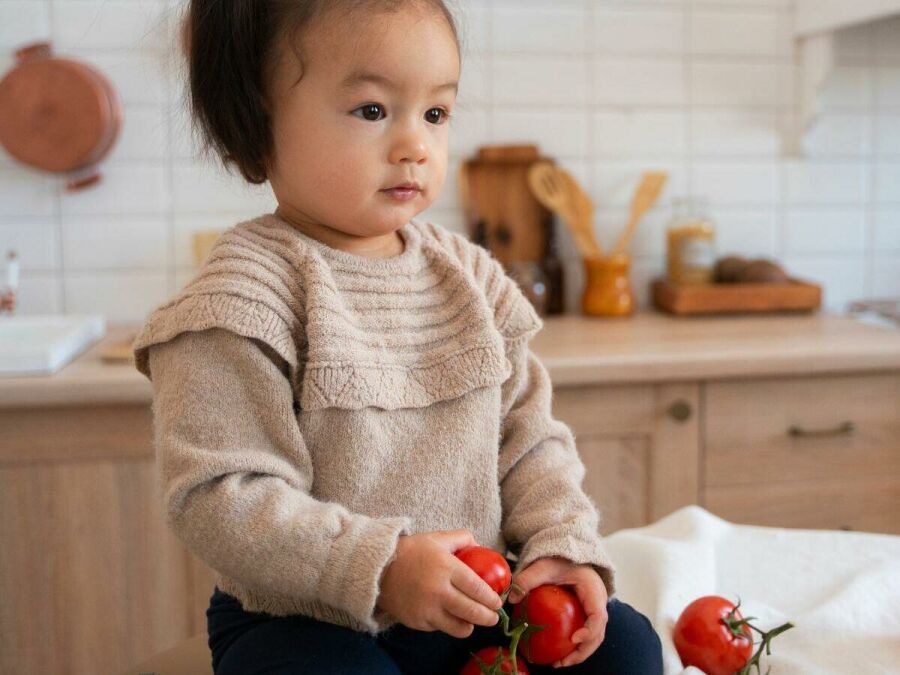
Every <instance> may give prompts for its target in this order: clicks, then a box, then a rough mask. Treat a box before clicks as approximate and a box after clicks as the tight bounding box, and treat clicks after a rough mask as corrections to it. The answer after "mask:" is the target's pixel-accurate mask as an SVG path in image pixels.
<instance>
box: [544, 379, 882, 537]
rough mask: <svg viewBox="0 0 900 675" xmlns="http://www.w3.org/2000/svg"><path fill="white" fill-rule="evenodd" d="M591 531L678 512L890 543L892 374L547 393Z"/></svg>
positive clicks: (568, 389)
mask: <svg viewBox="0 0 900 675" xmlns="http://www.w3.org/2000/svg"><path fill="white" fill-rule="evenodd" d="M553 412H554V415H555V416H556V417H558V418H560V419H561V420H563V421H564V422H566V423H567V424H569V426H570V427H572V430H573V431H574V433H575V436H576V445H577V447H578V452H579V454H580V456H581V459H582V461H583V462H584V464H585V467H586V476H585V480H584V489H585V492H586V493H587V494H588V495H589V496H590V497H591V498H592V499H593V501H594V503H595V504H596V505H597V508H598V509H599V510H600V511H601V514H602V524H601V532H602V533H603V534H604V535H606V534H610V533H612V532H614V531H616V530H618V529H621V528H623V527H639V526H641V525H646V524H648V523H651V522H653V521H655V520H657V519H658V518H660V517H662V516H664V515H666V514H667V513H671V512H672V511H674V510H675V509H677V508H679V507H681V506H684V505H686V504H700V505H701V506H703V507H704V508H706V509H707V510H709V511H711V512H712V513H715V514H717V515H719V516H721V517H723V518H725V519H726V520H730V521H732V522H738V523H746V524H755V525H768V526H774V527H802V528H821V529H844V530H851V529H852V530H863V531H871V532H887V533H892V534H900V518H898V516H897V514H898V513H900V372H898V371H894V372H890V373H884V374H843V375H832V376H809V377H790V378H760V379H741V380H712V381H697V382H693V383H690V382H688V383H680V384H660V385H651V384H646V385H608V386H596V385H595V386H580V387H565V388H557V389H556V391H555V394H554V409H553Z"/></svg>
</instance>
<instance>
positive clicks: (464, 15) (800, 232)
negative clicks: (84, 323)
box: [0, 0, 900, 321]
mask: <svg viewBox="0 0 900 675" xmlns="http://www.w3.org/2000/svg"><path fill="white" fill-rule="evenodd" d="M832 4H834V3H832ZM848 4H850V5H852V4H853V3H848ZM455 6H456V13H457V15H458V18H459V23H460V27H461V32H462V37H463V40H464V46H465V50H466V53H465V60H464V64H463V77H462V83H461V91H460V95H459V99H458V106H457V110H456V118H455V120H454V121H453V122H452V126H451V145H450V153H451V167H450V171H449V173H448V179H447V183H446V185H445V187H444V190H443V193H442V194H441V196H440V198H439V199H438V200H437V202H436V203H435V204H434V205H433V206H432V207H431V208H430V209H429V210H428V211H426V212H424V213H423V214H421V216H420V217H422V218H428V219H431V220H433V221H435V222H438V223H440V224H442V225H444V226H445V227H448V228H450V229H454V230H456V231H459V232H464V231H465V219H464V213H463V210H462V208H461V206H460V200H459V190H458V185H457V175H456V171H455V169H456V167H457V166H458V165H459V163H460V162H461V161H462V160H463V159H464V158H466V157H468V156H471V155H473V154H474V153H475V151H476V149H477V148H478V147H479V146H481V145H483V144H498V143H534V144H537V145H538V146H539V148H540V150H541V152H542V153H544V154H546V155H549V156H552V157H554V158H555V159H556V161H557V163H558V164H559V165H560V166H562V167H564V168H566V169H567V170H568V171H570V172H571V173H572V175H574V176H575V177H576V178H577V180H578V181H579V182H580V184H581V185H582V186H583V187H584V189H585V190H586V191H587V192H588V194H589V195H590V196H591V198H592V200H593V202H594V205H595V209H596V211H595V221H594V222H595V232H596V235H597V239H598V240H599V241H600V242H601V243H603V244H611V243H612V242H613V240H614V238H615V236H617V235H618V232H619V231H620V229H621V227H622V225H623V224H624V222H625V220H626V216H627V214H628V206H629V202H630V200H631V198H632V195H633V193H634V190H635V187H636V185H637V183H638V181H639V178H640V176H641V172H642V171H644V170H646V169H648V168H654V169H658V170H664V171H666V172H668V174H669V180H668V182H667V184H666V186H665V188H664V190H663V193H662V194H661V196H660V198H659V200H658V202H656V204H655V206H654V207H653V209H652V210H651V211H650V212H649V213H648V214H647V215H646V216H645V218H644V219H643V221H642V222H641V224H640V227H639V228H638V230H637V232H636V233H635V236H634V239H633V241H632V245H631V253H632V256H633V263H632V282H633V287H634V293H635V299H636V301H637V303H638V306H641V307H642V306H646V305H647V304H648V302H649V298H648V284H649V281H650V280H651V279H652V278H653V277H654V276H656V275H658V274H660V273H661V272H662V270H663V269H664V267H665V247H666V242H665V228H666V224H667V222H668V221H669V219H670V218H671V215H672V199H673V198H674V197H678V196H681V195H694V196H700V197H705V198H706V199H708V201H709V214H710V216H711V218H712V219H713V220H714V222H715V225H716V248H717V251H719V252H720V253H722V254H725V253H729V252H732V253H739V254H741V255H744V256H748V257H756V256H766V257H770V258H772V259H776V260H778V261H779V262H780V263H781V264H782V265H783V266H784V267H785V268H786V269H788V270H789V271H790V272H791V274H792V275H795V276H797V277H800V278H803V279H808V280H811V281H814V282H816V283H818V284H821V285H822V287H823V305H824V306H825V307H826V308H829V309H835V310H840V309H843V308H844V307H845V306H846V305H847V303H848V302H849V301H851V300H854V299H859V298H869V297H883V296H896V295H898V292H900V17H893V18H890V17H889V18H886V19H882V20H878V21H871V22H867V23H864V24H860V25H856V26H854V27H851V28H847V29H841V30H838V31H836V32H835V33H834V35H835V39H834V59H833V64H832V67H830V68H829V69H828V72H827V74H826V76H824V77H822V78H820V79H821V87H820V88H819V90H818V92H817V96H816V97H815V105H816V106H817V110H818V114H817V115H816V116H815V119H814V120H813V121H812V122H811V124H810V126H809V128H808V129H806V130H805V131H804V132H803V133H800V132H798V131H797V127H798V126H800V125H799V122H798V115H799V111H800V109H801V107H802V102H801V95H802V90H803V87H804V84H803V77H802V75H803V74H802V70H801V67H800V65H799V61H800V59H799V56H798V50H797V49H796V48H795V41H794V33H795V27H796V16H795V9H796V8H795V5H794V3H793V2H792V1H791V0H713V1H702V2H701V1H699V0H646V1H645V0H620V1H615V0H552V1H551V0H547V1H540V0H526V1H522V0H517V1H515V2H513V1H509V2H507V1H505V0H463V1H460V2H456V3H455ZM182 9H183V3H182V2H181V0H0V16H2V21H0V72H3V71H5V70H7V69H8V68H9V67H11V66H12V64H13V62H14V57H13V55H12V52H13V50H14V49H15V48H18V47H20V46H22V45H23V44H27V43H29V42H32V41H38V40H49V41H51V42H52V45H53V49H54V50H55V51H56V52H57V53H61V54H64V55H66V56H71V57H73V58H77V59H82V60H85V61H87V62H90V63H91V64H93V65H94V66H95V67H97V68H98V69H99V70H100V71H102V72H103V73H104V74H106V75H107V76H108V77H109V78H110V79H111V80H112V82H113V84H114V86H115V87H116V89H117V91H118V93H119V95H120V97H121V99H122V104H123V109H124V120H123V125H122V130H121V137H120V139H119V141H118V143H117V144H116V145H115V147H114V148H113V149H112V151H111V153H110V154H109V156H108V158H107V159H106V161H105V162H104V168H103V174H104V175H103V179H102V181H101V182H100V183H98V184H97V185H94V186H91V187H90V188H87V189H84V190H80V191H77V192H73V193H67V192H64V191H62V190H61V189H60V181H59V179H58V178H57V177H55V176H50V175H48V174H46V173H43V172H38V171H36V170H32V169H30V168H28V167H25V166H23V165H21V164H17V163H15V161H14V160H13V159H12V158H11V157H10V156H9V155H8V154H6V153H2V152H0V248H2V249H3V250H4V251H5V250H7V249H10V248H12V249H15V250H16V251H17V252H18V255H19V263H20V268H21V274H20V282H19V293H18V306H17V313H19V314H39V313H44V314H46V313H59V312H61V313H73V312H78V313H99V314H103V315H105V316H106V317H107V319H108V320H110V321H137V320H141V319H142V318H143V317H144V316H145V315H146V313H147V312H148V311H149V310H150V309H152V308H153V307H155V306H156V305H157V304H159V303H161V302H162V301H163V300H165V299H166V298H168V297H169V296H171V295H172V294H173V293H174V292H175V291H177V290H178V289H179V288H181V286H182V285H183V284H184V283H185V281H186V280H187V279H188V278H189V277H190V276H191V274H192V272H193V261H192V243H191V242H192V240H191V237H192V234H193V233H194V232H197V231H201V230H207V229H212V228H216V229H223V228H225V227H228V226H230V225H232V224H234V223H235V222H237V221H238V220H240V219H243V218H248V217H252V216H255V215H258V214H260V213H263V212H266V211H270V210H272V209H273V208H274V206H275V201H274V199H273V197H272V195H271V192H270V191H269V189H268V188H267V187H266V186H265V185H263V186H259V187H256V188H252V189H251V188H246V187H244V186H243V184H242V180H241V179H240V178H239V177H238V176H236V175H235V176H231V175H228V174H227V173H226V172H225V171H224V170H223V169H221V168H220V167H218V166H217V165H214V164H210V163H207V162H206V161H205V160H202V159H200V158H198V157H197V156H196V153H195V145H194V143H193V142H192V139H191V136H190V130H189V127H188V122H187V118H186V114H185V111H186V108H185V105H184V102H183V95H184V91H183V80H184V67H183V64H182V62H181V61H180V56H179V53H178V50H177V47H176V36H177V26H178V22H179V20H180V16H181V12H182ZM556 232H557V235H556V236H557V237H558V239H559V245H560V256H561V258H562V260H563V269H564V274H565V275H566V282H567V283H566V286H565V288H566V296H567V297H566V312H567V313H568V312H578V311H579V295H580V293H581V290H582V288H581V287H582V285H583V281H584V271H583V268H582V265H581V262H580V259H579V256H578V254H577V252H576V250H575V248H574V246H573V244H572V240H571V237H570V236H569V234H568V232H567V231H566V228H565V227H559V228H557V230H556Z"/></svg>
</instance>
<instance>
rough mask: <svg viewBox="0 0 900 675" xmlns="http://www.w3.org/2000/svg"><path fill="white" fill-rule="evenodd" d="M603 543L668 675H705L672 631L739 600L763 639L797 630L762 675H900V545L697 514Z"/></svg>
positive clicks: (877, 537) (777, 645)
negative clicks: (654, 637)
mask: <svg viewBox="0 0 900 675" xmlns="http://www.w3.org/2000/svg"><path fill="white" fill-rule="evenodd" d="M605 541H606V542H607V545H608V552H609V555H610V557H611V559H612V560H613V562H614V563H615V565H616V568H617V570H618V576H617V588H618V591H617V594H616V596H617V597H618V598H619V599H621V600H622V601H623V602H627V603H628V604H630V605H632V606H633V607H634V608H635V609H637V610H639V611H640V612H642V613H643V614H645V615H646V616H647V617H648V618H649V619H650V620H651V621H652V622H653V625H654V627H655V628H656V631H657V632H658V633H659V636H660V639H661V641H662V644H663V657H664V664H665V673H666V675H672V674H673V673H683V674H684V675H700V673H701V671H700V670H698V669H696V668H693V667H692V668H686V669H685V668H683V667H682V665H681V660H680V659H679V658H678V653H677V651H676V650H675V646H674V644H673V642H672V629H673V627H674V625H675V621H676V620H677V619H678V616H679V615H680V614H681V611H682V610H683V609H684V608H685V607H686V606H687V605H688V604H689V603H690V602H692V601H693V600H695V599H697V598H699V597H701V596H704V595H721V596H723V597H726V598H728V599H730V600H731V601H732V602H735V603H736V602H737V600H738V597H740V599H741V612H742V614H743V615H744V616H745V617H746V616H755V617H757V620H755V621H753V622H752V623H753V625H754V626H757V627H758V628H760V629H762V630H770V629H772V628H774V627H776V626H780V625H781V624H783V623H784V622H786V621H792V622H793V623H794V624H795V626H794V628H791V629H790V630H788V631H786V632H784V633H782V634H781V635H779V636H777V637H776V638H775V639H774V640H773V641H772V654H771V655H765V653H764V654H763V657H762V664H761V665H762V672H763V673H765V672H766V667H767V666H771V667H772V675H793V674H794V673H797V674H800V673H802V674H803V675H820V674H824V673H833V674H834V675H850V674H853V675H870V674H878V673H900V536H894V535H889V534H874V533H865V532H844V531H833V530H801V529H785V528H775V527H758V526H749V525H738V524H734V523H730V522H728V521H726V520H723V519H721V518H719V517H717V516H715V515H713V514H712V513H710V512H709V511H706V510H705V509H703V508H702V507H700V506H696V505H695V506H686V507H683V508H681V509H679V510H677V511H675V512H673V513H671V514H669V515H668V516H666V517H664V518H661V519H660V520H658V521H656V522H655V523H652V524H650V525H647V526H645V527H639V528H630V529H625V530H619V531H618V532H615V533H613V534H611V535H609V536H607V537H606V539H605ZM758 638H759V635H758V634H757V633H755V632H754V640H755V641H758ZM755 651H756V646H755V645H754V652H755Z"/></svg>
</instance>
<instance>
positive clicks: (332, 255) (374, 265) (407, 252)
mask: <svg viewBox="0 0 900 675" xmlns="http://www.w3.org/2000/svg"><path fill="white" fill-rule="evenodd" d="M265 217H266V218H269V219H272V220H274V221H276V222H277V223H278V224H279V225H281V226H282V227H285V228H287V229H288V230H289V231H290V232H291V233H292V234H293V235H295V236H296V237H297V238H298V239H300V240H301V241H303V242H305V243H307V244H308V245H310V246H312V247H313V248H315V249H316V250H317V251H319V253H321V254H322V256H324V257H325V258H327V259H329V260H333V261H337V262H340V263H342V264H343V265H345V266H347V267H352V268H354V269H358V270H368V271H382V272H400V271H404V270H407V269H411V268H412V267H414V266H415V263H416V261H417V260H418V257H419V256H418V253H419V250H420V248H421V246H420V244H421V234H420V233H419V231H418V228H417V227H416V226H415V219H411V220H409V221H407V222H406V223H405V224H404V225H403V226H402V227H401V228H400V229H399V230H397V232H398V233H399V234H400V237H401V238H402V239H403V252H402V253H398V254H397V255H393V256H390V257H387V258H371V257H368V256H364V255H357V254H355V253H349V252H347V251H342V250H340V249H337V248H334V247H332V246H329V245H328V244H326V243H325V242H323V241H319V240H318V239H316V238H315V237H311V236H309V235H308V234H306V233H304V232H301V231H300V230H298V229H297V228H296V227H294V226H293V225H291V224H290V223H289V222H287V221H286V220H285V219H284V218H282V217H281V216H279V215H278V214H277V213H274V212H272V213H267V214H266V215H265Z"/></svg>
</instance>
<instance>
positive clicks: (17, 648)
mask: <svg viewBox="0 0 900 675" xmlns="http://www.w3.org/2000/svg"><path fill="white" fill-rule="evenodd" d="M0 428H2V429H3V431H4V433H3V434H0V598H2V602H0V673H16V674H17V675H43V674H45V673H54V674H59V675H82V674H83V675H95V674H96V673H117V672H124V670H125V669H126V668H128V667H130V666H132V665H133V664H135V663H137V662H138V661H140V660H142V659H145V658H147V657H148V656H149V655H151V654H153V653H155V652H157V651H159V650H161V649H164V648H166V647H170V646H172V645H174V644H176V643H177V642H179V641H181V640H183V639H184V638H186V637H188V636H190V635H193V634H194V633H195V632H199V631H201V630H203V629H204V625H202V624H198V623H196V622H195V617H193V616H192V615H191V614H190V612H189V608H188V604H187V602H186V601H185V598H186V597H187V596H188V595H189V593H190V591H191V585H190V578H189V575H188V565H189V554H188V553H187V552H186V551H185V549H184V547H183V546H182V544H181V542H180V541H178V539H177V538H176V537H175V536H174V535H173V534H172V533H171V532H170V531H169V529H168V528H167V526H166V523H165V515H164V513H163V510H164V509H163V505H162V498H161V495H160V488H159V482H158V479H157V471H156V466H155V462H154V458H153V448H152V431H151V417H150V408H149V406H142V407H134V408H130V407H109V408H103V407H91V408H66V409H53V410H35V411H31V410H21V411H2V412H0ZM201 616H202V615H201Z"/></svg>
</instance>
